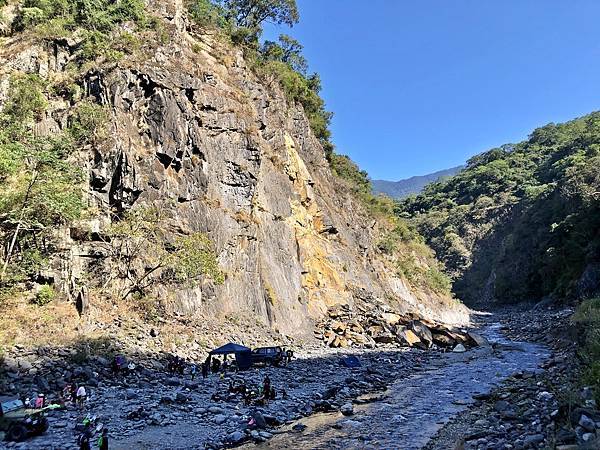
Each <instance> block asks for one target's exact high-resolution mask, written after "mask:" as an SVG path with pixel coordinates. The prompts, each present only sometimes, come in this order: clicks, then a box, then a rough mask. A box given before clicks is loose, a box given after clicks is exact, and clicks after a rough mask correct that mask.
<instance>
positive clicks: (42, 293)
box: [33, 284, 56, 306]
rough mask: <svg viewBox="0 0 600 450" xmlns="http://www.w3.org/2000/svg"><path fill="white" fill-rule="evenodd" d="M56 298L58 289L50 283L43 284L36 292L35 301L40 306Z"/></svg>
mask: <svg viewBox="0 0 600 450" xmlns="http://www.w3.org/2000/svg"><path fill="white" fill-rule="evenodd" d="M55 298H56V291H55V290H54V288H53V287H52V286H50V285H48V284H44V285H42V287H40V290H39V291H38V292H37V294H35V298H34V300H33V303H35V304H36V305H38V306H45V305H47V304H48V303H50V302H51V301H52V300H54V299H55Z"/></svg>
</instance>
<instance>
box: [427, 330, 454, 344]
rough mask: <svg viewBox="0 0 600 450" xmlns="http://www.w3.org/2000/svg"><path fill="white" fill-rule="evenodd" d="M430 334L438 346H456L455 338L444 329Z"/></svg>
mask: <svg viewBox="0 0 600 450" xmlns="http://www.w3.org/2000/svg"><path fill="white" fill-rule="evenodd" d="M431 335H432V337H433V342H434V344H436V345H438V346H439V347H451V348H454V346H456V339H454V338H453V337H452V336H450V335H449V334H448V333H446V332H445V331H440V332H433V333H431Z"/></svg>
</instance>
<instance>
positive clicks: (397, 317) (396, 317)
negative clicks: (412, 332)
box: [381, 312, 402, 325]
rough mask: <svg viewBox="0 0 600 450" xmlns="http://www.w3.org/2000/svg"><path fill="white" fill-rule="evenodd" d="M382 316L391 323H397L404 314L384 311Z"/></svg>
mask: <svg viewBox="0 0 600 450" xmlns="http://www.w3.org/2000/svg"><path fill="white" fill-rule="evenodd" d="M381 318H382V319H383V320H385V322H386V323H388V324H390V325H396V324H397V323H398V322H400V320H402V316H400V315H398V314H394V313H389V312H385V313H382V314H381Z"/></svg>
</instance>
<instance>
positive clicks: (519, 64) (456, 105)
mask: <svg viewBox="0 0 600 450" xmlns="http://www.w3.org/2000/svg"><path fill="white" fill-rule="evenodd" d="M297 1H298V6H299V9H300V14H301V19H300V23H299V24H298V25H296V26H294V27H293V28H292V29H291V30H289V29H286V28H283V27H277V28H273V27H270V26H269V27H267V29H266V32H265V37H267V38H273V37H275V36H276V35H277V34H278V33H280V32H284V33H288V34H290V35H292V36H293V37H295V38H296V39H298V40H299V41H300V42H301V43H302V44H303V45H304V53H305V56H306V57H307V59H308V61H309V63H310V69H311V70H312V71H316V72H318V73H319V74H320V75H321V78H322V81H323V92H322V95H323V97H324V99H325V101H326V102H327V108H328V109H329V110H331V111H333V112H334V114H335V115H334V119H333V123H332V132H333V139H334V143H335V145H336V147H337V150H338V152H340V153H344V154H347V155H350V156H351V157H352V159H354V160H355V161H356V162H357V163H358V164H359V165H360V166H361V168H363V169H365V170H367V171H368V172H369V174H370V176H371V177H372V178H383V179H389V180H397V179H401V178H406V177H409V176H412V175H422V174H425V173H430V172H433V171H436V170H440V169H444V168H448V167H452V166H456V165H459V164H462V163H464V162H465V161H466V159H468V158H469V157H470V156H472V155H474V154H476V153H479V152H481V151H484V150H487V149H489V148H492V147H495V146H498V145H501V144H504V143H508V142H518V141H520V140H522V139H524V138H525V137H526V136H527V135H528V134H529V132H530V131H531V130H533V129H534V128H536V127H538V126H541V125H544V124H546V123H548V122H561V121H565V120H569V119H571V118H574V117H577V116H580V115H583V114H586V113H588V112H591V111H593V110H596V109H600V89H599V87H600V26H598V24H599V23H600V1H598V0H586V1H583V0H569V1H564V0H495V1H492V0H469V1H467V0H410V1H408V0H370V1H364V0H297Z"/></svg>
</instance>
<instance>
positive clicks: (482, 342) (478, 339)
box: [467, 332, 490, 347]
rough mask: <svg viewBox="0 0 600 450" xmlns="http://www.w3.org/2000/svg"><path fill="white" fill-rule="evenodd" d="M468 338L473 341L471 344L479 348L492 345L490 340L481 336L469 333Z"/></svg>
mask: <svg viewBox="0 0 600 450" xmlns="http://www.w3.org/2000/svg"><path fill="white" fill-rule="evenodd" d="M467 336H468V337H469V339H470V340H471V344H473V345H476V346H478V347H486V346H488V345H490V343H489V342H488V340H487V339H486V338H484V337H483V336H482V335H480V334H477V333H473V332H469V333H467Z"/></svg>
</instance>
